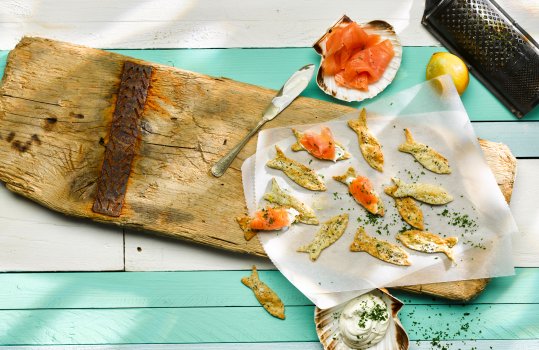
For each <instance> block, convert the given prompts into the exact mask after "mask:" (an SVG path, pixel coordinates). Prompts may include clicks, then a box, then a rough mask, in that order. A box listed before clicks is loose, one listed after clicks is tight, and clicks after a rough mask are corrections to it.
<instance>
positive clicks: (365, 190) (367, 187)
mask: <svg viewBox="0 0 539 350" xmlns="http://www.w3.org/2000/svg"><path fill="white" fill-rule="evenodd" d="M333 179H335V180H337V181H339V182H342V183H343V184H345V185H346V186H348V191H349V192H350V194H351V195H352V197H354V199H355V200H356V202H358V203H359V204H361V205H362V206H363V207H364V208H365V209H367V210H368V211H369V212H370V213H372V214H377V215H380V216H383V215H384V203H383V202H382V200H381V199H380V196H379V195H378V193H376V191H375V190H374V188H373V185H372V183H371V181H370V180H369V179H368V178H366V177H365V176H360V175H357V174H356V171H355V170H354V168H352V167H350V168H348V170H347V171H346V174H344V175H341V176H333Z"/></svg>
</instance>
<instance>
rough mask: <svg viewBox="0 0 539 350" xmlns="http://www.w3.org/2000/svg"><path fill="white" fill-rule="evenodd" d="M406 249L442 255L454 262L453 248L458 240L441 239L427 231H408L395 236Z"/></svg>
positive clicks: (451, 238)
mask: <svg viewBox="0 0 539 350" xmlns="http://www.w3.org/2000/svg"><path fill="white" fill-rule="evenodd" d="M397 240H399V241H400V242H401V243H402V244H404V245H405V246H406V247H408V248H410V249H413V250H417V251H420V252H423V253H444V254H445V255H447V257H448V258H449V259H450V260H451V261H455V257H454V256H453V250H452V249H451V248H453V247H454V246H455V245H456V244H457V242H458V241H459V239H458V238H457V237H448V238H442V237H440V236H438V235H436V234H434V233H430V232H427V231H418V230H409V231H405V232H403V233H400V234H398V235H397Z"/></svg>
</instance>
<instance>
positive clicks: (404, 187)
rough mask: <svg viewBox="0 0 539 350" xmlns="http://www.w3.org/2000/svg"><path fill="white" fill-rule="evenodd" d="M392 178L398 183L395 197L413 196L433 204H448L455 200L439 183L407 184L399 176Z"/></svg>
mask: <svg viewBox="0 0 539 350" xmlns="http://www.w3.org/2000/svg"><path fill="white" fill-rule="evenodd" d="M392 180H393V182H395V185H397V190H396V191H395V192H393V197H396V198H403V197H413V198H415V199H417V200H418V201H421V202H424V203H427V204H432V205H442V204H447V203H449V202H451V201H452V200H453V197H452V196H451V195H450V194H449V193H447V191H446V190H445V189H444V188H443V187H440V186H437V185H432V184H425V183H414V184H406V183H404V182H403V181H402V180H400V179H397V178H392Z"/></svg>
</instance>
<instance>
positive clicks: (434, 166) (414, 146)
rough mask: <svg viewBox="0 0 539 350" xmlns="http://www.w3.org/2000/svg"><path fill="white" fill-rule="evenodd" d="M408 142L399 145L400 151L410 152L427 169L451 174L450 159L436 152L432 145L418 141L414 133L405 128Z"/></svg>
mask: <svg viewBox="0 0 539 350" xmlns="http://www.w3.org/2000/svg"><path fill="white" fill-rule="evenodd" d="M404 134H405V137H406V142H405V143H403V144H402V145H400V146H399V151H401V152H405V153H410V154H411V155H413V156H414V158H415V159H416V160H417V161H418V162H419V164H421V165H423V166H424V167H425V168H426V169H428V170H430V171H432V172H433V173H436V174H451V168H450V167H449V161H448V160H447V159H446V158H445V157H444V156H442V155H441V154H440V153H438V152H436V151H435V150H434V149H432V148H431V147H430V146H427V145H425V144H422V143H419V142H416V141H415V140H414V138H413V137H412V133H411V132H410V130H408V129H404Z"/></svg>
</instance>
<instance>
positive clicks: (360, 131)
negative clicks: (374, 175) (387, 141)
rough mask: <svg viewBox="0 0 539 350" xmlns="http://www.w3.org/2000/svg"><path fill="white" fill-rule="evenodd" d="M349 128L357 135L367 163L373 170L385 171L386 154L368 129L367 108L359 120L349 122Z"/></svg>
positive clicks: (362, 111)
mask: <svg viewBox="0 0 539 350" xmlns="http://www.w3.org/2000/svg"><path fill="white" fill-rule="evenodd" d="M348 126H349V127H350V128H351V129H352V130H354V131H355V132H356V134H357V137H358V141H359V149H360V150H361V154H362V155H363V158H365V161H366V162H367V163H368V164H369V165H370V166H371V168H373V169H375V170H378V171H379V172H382V171H384V154H383V153H382V146H381V145H380V142H378V140H377V139H376V137H374V135H373V134H372V133H371V132H370V131H369V129H368V127H367V111H366V110H365V108H363V109H362V110H361V113H360V114H359V118H358V119H357V120H349V121H348Z"/></svg>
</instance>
